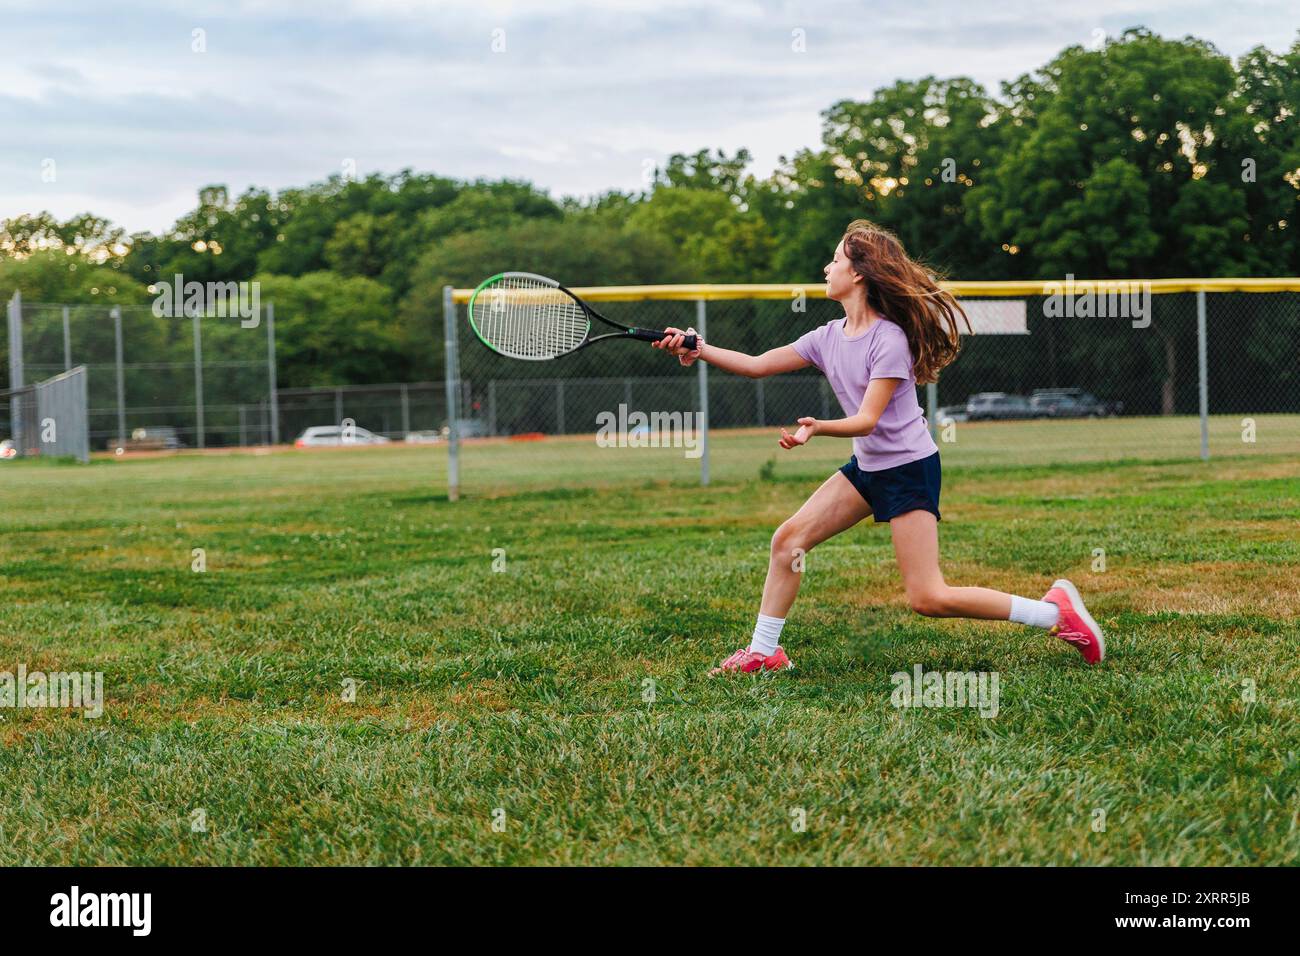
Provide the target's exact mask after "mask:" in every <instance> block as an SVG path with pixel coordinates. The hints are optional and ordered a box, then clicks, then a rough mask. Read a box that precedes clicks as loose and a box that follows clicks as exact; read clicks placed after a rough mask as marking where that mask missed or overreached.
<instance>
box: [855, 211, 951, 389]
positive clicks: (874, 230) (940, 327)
mask: <svg viewBox="0 0 1300 956" xmlns="http://www.w3.org/2000/svg"><path fill="white" fill-rule="evenodd" d="M844 251H845V253H847V255H848V257H849V262H850V263H851V264H852V265H853V269H854V271H855V272H857V273H858V275H860V276H862V278H863V279H864V280H865V282H864V284H865V285H866V288H867V303H868V304H869V305H870V306H871V307H872V308H873V309H875V310H876V311H877V312H878V313H880V314H881V315H883V316H884V317H885V318H887V319H889V320H891V321H892V322H894V324H896V325H898V326H899V327H901V328H902V330H903V331H904V332H905V333H906V334H907V344H908V347H909V348H910V349H911V350H912V355H913V356H915V361H914V364H913V366H912V371H913V372H914V373H915V375H916V381H917V384H919V385H925V384H927V383H929V382H937V381H938V380H939V370H940V369H942V368H944V367H945V366H947V365H951V364H952V362H953V360H954V359H955V358H957V353H958V351H960V349H961V336H960V332H959V330H958V328H957V316H958V315H960V316H961V317H962V319H964V320H965V322H966V330H967V331H968V332H969V331H971V326H970V319H969V317H967V315H966V312H965V310H964V309H962V307H961V305H960V304H959V303H958V302H957V300H956V299H955V298H953V296H952V293H950V292H945V291H944V290H943V289H940V288H939V284H938V279H939V277H938V276H936V275H934V274H933V273H932V272H930V271H929V270H928V269H926V268H925V267H924V266H922V265H921V264H920V263H918V262H915V261H914V260H913V259H912V258H911V257H910V256H908V254H907V252H906V251H905V250H904V249H903V244H902V243H901V242H899V241H898V237H897V236H895V235H894V234H893V233H892V232H890V231H889V230H888V229H882V228H881V227H880V226H877V225H876V224H875V223H872V222H868V221H867V220H866V219H855V220H853V222H851V223H849V227H848V229H846V230H845V231H844Z"/></svg>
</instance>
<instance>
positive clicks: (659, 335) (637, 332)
mask: <svg viewBox="0 0 1300 956" xmlns="http://www.w3.org/2000/svg"><path fill="white" fill-rule="evenodd" d="M627 331H628V334H629V335H631V336H632V338H634V339H641V340H642V341H643V342H658V341H659V340H660V339H666V338H668V333H667V332H656V331H654V330H653V329H628V330H627ZM697 342H698V339H697V337H696V336H694V335H688V336H686V338H684V339H682V347H683V348H685V349H688V350H690V351H692V352H694V351H695V346H696V344H697Z"/></svg>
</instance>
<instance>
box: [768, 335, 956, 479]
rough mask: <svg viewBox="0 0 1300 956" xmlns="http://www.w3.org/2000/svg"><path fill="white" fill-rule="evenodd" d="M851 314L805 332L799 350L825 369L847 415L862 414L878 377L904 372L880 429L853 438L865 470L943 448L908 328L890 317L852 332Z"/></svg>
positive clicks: (796, 344)
mask: <svg viewBox="0 0 1300 956" xmlns="http://www.w3.org/2000/svg"><path fill="white" fill-rule="evenodd" d="M847 321H848V320H847V318H842V319H835V320H834V321H833V322H827V323H826V324H825V325H823V326H821V327H820V328H816V329H813V330H812V331H811V332H805V333H804V334H803V335H801V336H800V337H799V339H798V340H797V341H796V342H794V350H795V351H796V352H798V353H799V355H800V356H802V357H803V358H805V359H807V360H808V361H809V362H811V363H812V364H813V365H815V366H817V368H819V369H821V371H822V374H823V375H825V376H826V380H827V381H828V382H830V386H831V390H832V391H834V392H835V397H836V398H838V399H839V400H840V407H841V408H843V409H844V414H845V415H856V414H857V413H858V409H860V408H861V407H862V399H863V397H864V396H865V395H866V394H867V383H868V382H870V381H871V380H872V379H873V378H901V379H902V381H901V382H899V384H898V388H896V389H894V394H893V396H892V397H891V398H890V399H889V404H888V405H886V406H885V410H884V412H883V413H881V416H880V421H878V422H877V423H876V427H875V429H874V430H873V431H872V432H871V434H870V435H867V436H866V437H865V438H864V437H861V436H859V437H858V438H855V439H853V453H854V454H855V455H857V456H858V467H859V468H860V469H862V470H863V471H882V470H884V469H885V468H894V467H896V466H898V465H905V464H907V463H908V462H910V461H917V460H918V459H921V458H928V457H929V456H930V455H933V454H934V453H935V452H936V451H938V450H939V448H938V446H937V445H935V443H934V439H933V438H931V437H930V428H929V425H928V424H927V423H926V420H925V415H924V413H923V412H922V411H921V403H920V402H918V401H917V400H916V375H915V374H914V373H913V371H912V352H911V349H909V348H908V346H907V333H905V332H904V331H903V330H902V329H901V328H900V327H899V326H897V325H895V324H894V323H893V322H890V321H889V320H888V319H877V320H876V321H875V322H873V323H871V326H870V327H869V328H868V329H867V331H865V332H863V333H861V334H860V335H855V336H853V338H846V337H845V335H844V325H845V323H846V322H847Z"/></svg>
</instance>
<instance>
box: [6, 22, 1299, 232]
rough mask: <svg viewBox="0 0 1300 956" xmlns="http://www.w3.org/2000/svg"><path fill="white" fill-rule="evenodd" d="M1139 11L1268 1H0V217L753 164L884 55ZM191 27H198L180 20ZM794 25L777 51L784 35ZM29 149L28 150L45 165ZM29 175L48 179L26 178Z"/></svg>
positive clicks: (630, 183)
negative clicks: (694, 158)
mask: <svg viewBox="0 0 1300 956" xmlns="http://www.w3.org/2000/svg"><path fill="white" fill-rule="evenodd" d="M1135 25H1144V26H1147V27H1149V28H1150V29H1153V30H1155V31H1156V32H1158V33H1160V34H1162V35H1165V36H1170V37H1181V36H1184V35H1187V34H1192V35H1195V36H1198V37H1201V38H1203V39H1206V40H1209V41H1210V42H1212V43H1214V44H1215V45H1216V46H1217V47H1218V48H1219V50H1220V51H1222V52H1223V53H1225V54H1228V55H1231V56H1238V55H1240V54H1241V53H1243V52H1245V51H1246V50H1248V49H1250V48H1251V47H1253V46H1256V45H1258V44H1263V45H1265V46H1268V47H1270V48H1271V49H1273V50H1275V51H1279V52H1280V51H1283V50H1285V49H1287V48H1289V47H1290V46H1291V44H1292V43H1293V42H1294V41H1295V40H1296V36H1297V28H1298V27H1300V8H1298V7H1297V6H1296V4H1295V2H1294V0H1235V2H1232V0H1229V2H1226V3H1225V2H1223V0H1178V2H1174V0H1088V2H1074V0H1069V2H1063V0H999V2H996V3H992V4H977V3H972V2H970V0H959V2H953V0H906V2H893V0H878V2H858V0H835V2H822V0H789V2H782V0H713V2H707V0H694V2H686V0H603V2H594V0H534V2H525V0H517V2H504V0H220V2H217V0H113V2H111V3H104V2H103V0H94V2H90V0H30V2H29V0H0V218H6V217H10V216H14V215H18V214H20V213H25V212H36V211H39V210H42V209H48V210H50V211H51V212H53V213H55V214H56V215H58V216H60V217H66V216H69V215H72V214H74V213H77V212H85V211H90V212H94V213H97V214H99V215H102V216H107V217H109V218H110V219H112V220H113V221H114V222H116V223H117V224H119V225H121V226H123V227H125V228H126V229H127V230H128V231H136V230H145V229H147V230H151V231H155V232H158V231H162V230H165V229H166V228H167V227H168V226H170V225H171V224H172V222H173V221H174V220H175V219H176V218H177V217H178V216H180V215H181V214H183V213H184V212H186V211H187V210H189V209H192V208H193V206H194V204H195V199H196V194H197V190H198V189H199V187H201V186H203V185H205V184H209V183H225V184H227V185H228V186H229V187H230V188H231V191H232V193H237V192H240V191H242V190H243V189H244V188H245V187H247V186H249V185H258V186H262V187H266V188H270V189H280V188H283V187H287V186H295V185H304V184H306V183H309V182H314V181H318V180H321V179H324V178H325V177H327V176H329V175H330V174H332V173H338V172H343V171H344V170H345V168H346V167H345V164H347V163H349V162H351V163H353V164H355V169H356V170H357V173H358V174H359V175H361V176H364V175H366V174H367V173H370V172H374V171H381V172H394V171H396V170H399V169H402V168H404V167H411V168H414V169H416V170H419V171H422V172H437V173H441V174H444V175H449V176H455V177H459V178H474V177H478V176H485V177H489V178H498V177H504V176H508V177H513V178H523V179H529V180H532V181H533V182H535V183H537V184H538V185H540V186H542V187H544V188H546V189H549V190H550V191H551V192H552V194H553V195H556V196H560V195H588V194H591V193H595V192H599V191H602V190H604V189H608V188H620V189H637V188H640V187H641V185H642V183H643V177H644V175H645V170H646V169H647V168H648V167H649V168H653V165H654V164H655V163H656V162H659V161H662V160H663V159H664V158H665V157H666V156H667V155H669V154H670V153H673V152H693V151H695V150H697V149H701V148H705V147H709V148H716V147H721V148H724V149H726V150H727V151H728V152H731V151H734V150H735V149H738V148H739V147H742V146H745V147H748V148H749V149H750V151H751V152H752V153H753V154H754V158H755V168H756V170H758V171H759V172H762V173H766V172H768V171H770V170H771V169H772V167H773V166H775V165H776V163H777V161H778V158H779V157H780V156H782V155H789V154H791V153H793V152H794V151H795V150H797V149H798V148H800V147H803V146H811V145H815V144H816V143H817V142H818V139H819V132H820V119H819V112H820V111H821V110H823V109H825V108H826V107H827V106H829V105H830V104H831V103H833V102H834V101H836V100H838V99H843V98H864V97H866V96H868V95H869V94H870V93H871V91H872V90H874V89H876V88H878V87H880V86H883V85H886V84H888V83H891V82H893V81H894V80H896V79H899V78H914V77H918V76H924V75H926V74H935V75H938V76H957V75H966V76H971V77H973V78H975V79H976V80H978V81H980V82H982V83H984V84H985V85H986V86H987V87H988V88H989V89H990V90H992V91H995V92H996V90H997V89H998V83H999V82H1000V81H1001V80H1005V79H1010V78H1014V77H1015V76H1018V75H1019V74H1021V73H1024V72H1028V71H1030V70H1033V69H1035V68H1037V67H1039V66H1041V65H1042V64H1043V63H1045V62H1046V61H1047V60H1048V59H1050V58H1051V57H1052V56H1053V55H1054V54H1055V53H1057V52H1058V51H1059V50H1060V49H1062V48H1063V47H1065V46H1068V45H1071V44H1076V43H1077V44H1083V45H1088V44H1091V43H1093V42H1095V41H1096V38H1097V37H1098V36H1099V34H1098V33H1097V32H1096V31H1099V30H1101V31H1105V32H1106V33H1107V34H1111V35H1113V34H1116V33H1118V32H1120V31H1122V30H1124V29H1125V28H1127V27H1130V26H1135ZM196 31H200V32H196ZM796 31H802V34H801V36H802V38H803V40H802V46H803V50H802V51H799V50H797V49H796V47H798V46H800V43H798V42H796V41H797V38H798V37H799V36H800V34H798V33H796ZM51 161H52V162H51ZM51 180H52V181H51Z"/></svg>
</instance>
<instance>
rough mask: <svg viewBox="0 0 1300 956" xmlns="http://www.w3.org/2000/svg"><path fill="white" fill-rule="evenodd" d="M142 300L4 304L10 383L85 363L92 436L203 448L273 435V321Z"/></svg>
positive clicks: (109, 442) (105, 441)
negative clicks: (191, 311)
mask: <svg viewBox="0 0 1300 956" xmlns="http://www.w3.org/2000/svg"><path fill="white" fill-rule="evenodd" d="M267 318H268V316H265V315H258V316H255V317H254V318H253V319H251V320H250V319H241V318H239V317H228V318H227V317H220V318H219V317H214V316H208V315H203V316H198V317H196V316H191V315H186V316H178V317H170V316H158V315H156V314H155V313H154V311H153V308H152V306H148V305H139V306H135V305H112V306H110V305H60V304H47V303H39V302H26V301H23V299H22V298H21V297H20V296H18V295H15V296H14V297H13V299H11V300H10V302H9V309H8V325H9V369H10V382H11V387H13V386H15V385H17V386H21V385H22V384H24V383H26V382H29V381H32V380H34V379H42V378H46V377H48V376H51V375H55V374H57V373H60V372H64V371H67V370H68V369H70V368H72V367H73V366H74V365H80V366H84V367H85V369H86V388H87V395H88V401H89V440H90V444H91V447H92V448H93V449H97V450H103V449H111V448H114V447H121V446H123V445H127V446H131V445H133V444H134V445H141V446H154V445H158V444H160V443H161V444H163V445H166V446H168V447H190V448H205V447H214V446H223V445H238V444H256V443H260V442H264V441H270V440H271V438H272V437H273V436H272V434H271V433H272V432H273V430H274V424H273V423H274V416H273V415H272V408H273V405H274V402H273V400H272V396H273V394H274V389H273V381H274V379H273V376H274V371H273V360H272V358H271V356H273V354H274V338H273V335H274V333H273V331H272V329H273V325H271V324H268V322H267Z"/></svg>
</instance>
